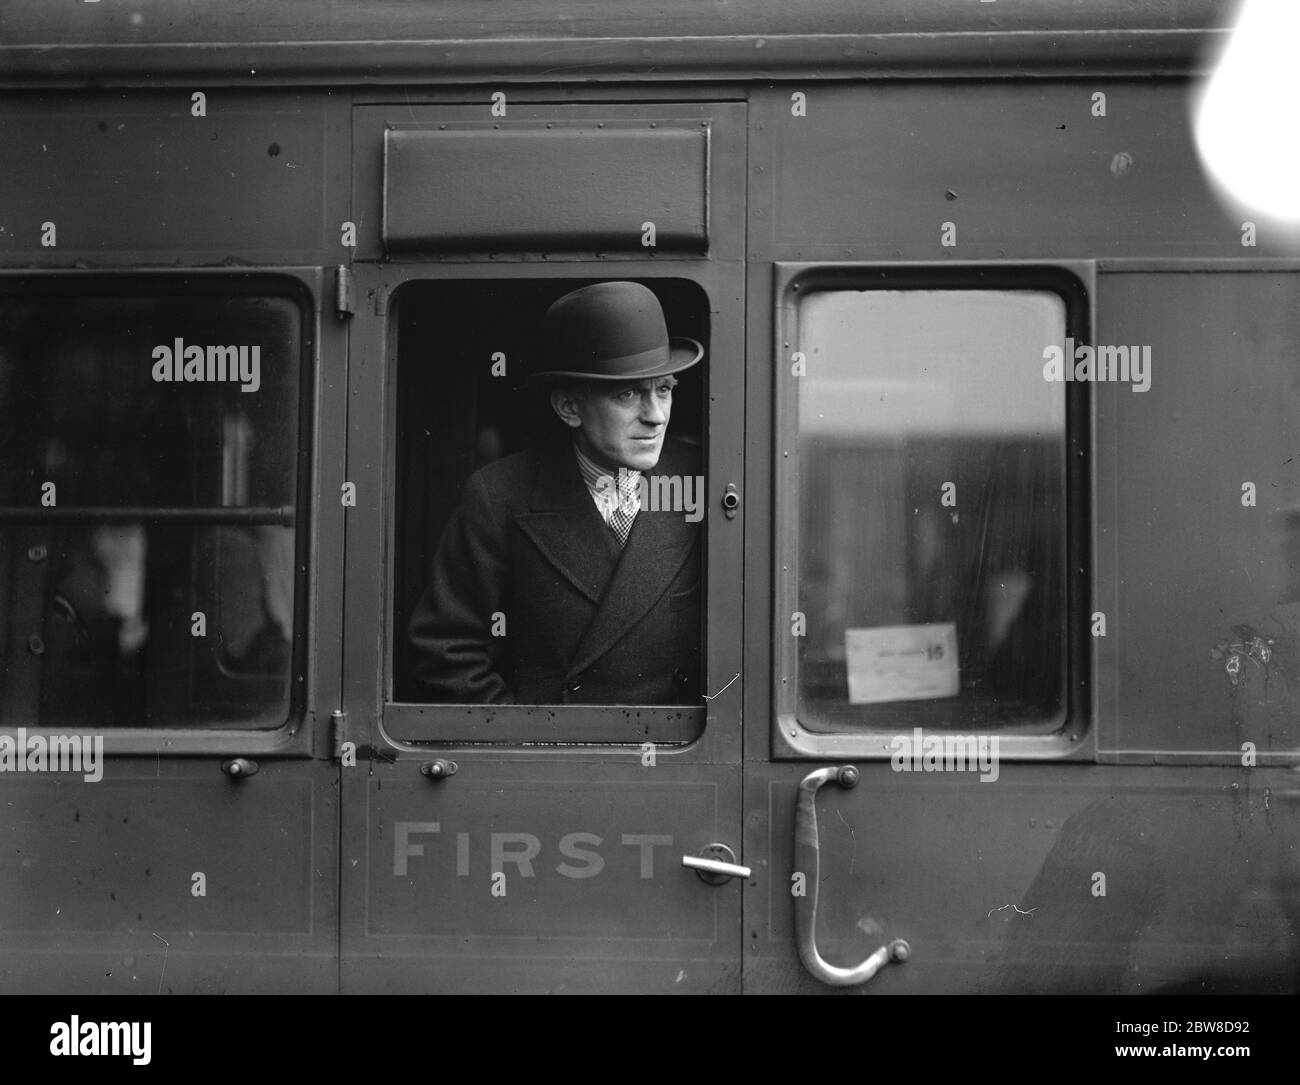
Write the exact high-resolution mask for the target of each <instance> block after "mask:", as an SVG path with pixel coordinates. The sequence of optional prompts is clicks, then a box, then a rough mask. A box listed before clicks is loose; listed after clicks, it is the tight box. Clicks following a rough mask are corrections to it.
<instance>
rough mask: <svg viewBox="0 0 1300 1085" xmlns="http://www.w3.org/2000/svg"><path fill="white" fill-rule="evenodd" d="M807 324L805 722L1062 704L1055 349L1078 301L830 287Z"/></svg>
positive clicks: (964, 720) (1026, 718)
mask: <svg viewBox="0 0 1300 1085" xmlns="http://www.w3.org/2000/svg"><path fill="white" fill-rule="evenodd" d="M798 327H799V332H798V339H799V344H798V349H799V350H800V351H802V352H803V354H804V357H805V365H806V373H805V374H804V375H802V376H799V377H798V378H797V379H796V380H795V381H794V385H795V389H796V396H797V425H798V438H797V457H798V467H797V483H798V513H797V515H798V539H797V545H796V568H797V600H798V603H797V610H798V611H799V612H800V613H801V614H802V616H803V625H804V628H803V629H802V630H800V629H798V628H797V627H796V628H793V629H792V630H791V632H794V633H795V634H796V635H795V636H793V637H790V638H788V641H787V643H790V642H792V643H793V645H794V649H793V650H794V651H795V652H796V653H797V672H796V673H797V697H798V705H797V710H798V718H799V720H800V722H801V723H802V724H803V725H804V726H805V727H807V728H809V729H811V730H823V731H837V730H845V729H853V728H860V727H872V728H881V729H888V730H889V731H891V732H896V731H898V730H899V729H900V727H904V726H906V727H910V726H924V727H945V726H950V727H962V728H980V729H995V728H999V727H1007V726H1015V725H1027V724H1034V723H1039V724H1045V723H1047V722H1048V721H1050V720H1051V719H1052V718H1054V717H1056V716H1057V715H1058V714H1059V712H1060V710H1061V706H1062V703H1063V696H1064V691H1065V667H1066V638H1065V626H1064V622H1065V614H1066V607H1065V598H1066V596H1065V575H1064V553H1065V487H1064V473H1065V387H1066V386H1065V385H1064V384H1061V383H1052V382H1049V381H1047V380H1045V379H1044V376H1043V358H1044V354H1043V351H1044V348H1045V347H1046V346H1048V345H1049V344H1058V345H1060V344H1064V340H1065V305H1064V302H1063V301H1062V299H1061V298H1060V297H1059V296H1057V295H1056V294H1053V293H1047V292H1033V291H1025V292H1020V291H998V292H994V291H965V290H933V291H927V290H910V291H896V290H869V291H848V290H836V291H823V292H815V293H812V294H809V295H808V296H807V297H806V298H805V299H804V300H803V303H802V305H801V308H800V310H799V314H798ZM795 620H796V622H797V621H798V616H796V619H795ZM799 633H802V635H798V634H799Z"/></svg>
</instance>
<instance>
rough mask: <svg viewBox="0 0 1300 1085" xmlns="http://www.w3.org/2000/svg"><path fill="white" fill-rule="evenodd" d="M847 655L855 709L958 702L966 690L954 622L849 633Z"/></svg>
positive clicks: (845, 632)
mask: <svg viewBox="0 0 1300 1085" xmlns="http://www.w3.org/2000/svg"><path fill="white" fill-rule="evenodd" d="M844 655H845V659H846V661H847V663H848V668H849V704H877V703H880V702H882V701H929V700H934V699H935V698H938V697H955V696H957V693H958V691H959V689H960V687H961V671H960V669H959V668H958V666H957V627H956V626H955V625H954V624H953V623H951V622H935V623H931V624H929V625H882V626H877V627H875V628H873V629H846V630H845V631H844Z"/></svg>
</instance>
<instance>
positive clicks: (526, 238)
mask: <svg viewBox="0 0 1300 1085" xmlns="http://www.w3.org/2000/svg"><path fill="white" fill-rule="evenodd" d="M708 132H709V130H708V126H707V125H706V124H702V123H701V122H699V121H695V122H689V121H680V122H671V121H670V122H655V121H642V122H637V121H631V122H627V121H622V122H620V121H609V122H599V123H595V122H585V123H573V122H568V123H565V122H552V123H547V124H545V125H543V124H541V123H538V122H520V123H504V122H503V123H502V124H500V125H495V126H493V127H491V128H488V127H486V126H485V125H481V124H471V125H464V124H451V125H442V126H440V127H439V128H437V129H432V130H430V129H421V128H416V129H410V128H403V127H393V128H390V129H389V130H388V131H387V132H386V133H385V139H384V226H383V230H384V242H385V244H386V245H387V246H388V248H389V249H390V250H395V251H402V252H411V251H420V250H447V249H462V250H464V249H473V250H483V249H487V250H498V249H504V250H508V251H515V250H563V251H587V250H609V251H616V252H627V251H648V250H649V249H651V248H653V249H654V250H655V251H681V252H698V251H702V250H704V249H705V248H707V245H708V222H707V219H708V183H707V177H708ZM470 193H472V194H473V198H472V199H466V198H465V197H466V195H467V194H470ZM651 223H652V224H653V231H654V238H653V244H652V245H651V244H648V243H647V239H646V235H647V233H648V230H647V224H651Z"/></svg>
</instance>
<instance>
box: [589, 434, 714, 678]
mask: <svg viewBox="0 0 1300 1085" xmlns="http://www.w3.org/2000/svg"><path fill="white" fill-rule="evenodd" d="M675 459H676V458H675V457H669V456H664V457H663V458H662V459H661V460H660V462H659V464H658V465H657V466H656V468H655V470H654V471H652V472H651V474H674V473H680V471H679V470H678V469H679V468H680V466H681V465H680V464H678V463H676V462H673V461H674V460H675ZM579 481H581V478H579ZM588 504H589V505H592V511H593V512H595V506H594V503H593V502H591V500H590V496H588ZM595 515H596V520H597V522H598V523H599V522H601V521H600V514H599V513H595ZM601 526H602V527H604V524H603V523H602V524H601ZM699 526H700V525H699V524H698V523H695V524H692V523H688V522H687V520H686V516H685V513H683V512H670V511H666V510H665V511H659V512H651V511H650V510H648V509H642V510H641V512H639V513H637V517H636V520H634V521H633V523H632V533H631V535H630V536H629V537H628V540H627V545H626V546H625V547H623V550H622V552H621V557H620V558H619V561H618V565H617V566H616V567H615V569H614V573H613V576H612V578H611V579H610V581H609V586H608V588H607V589H606V590H605V593H604V596H603V598H602V599H601V600H600V606H599V607H598V608H597V610H596V613H595V615H593V617H592V619H591V624H590V625H589V626H588V627H587V629H586V632H584V633H583V635H582V638H581V639H580V640H579V642H578V646H577V648H576V649H575V650H574V653H573V659H572V660H571V661H570V663H569V672H568V676H569V677H572V676H574V675H577V674H579V673H580V672H582V671H584V670H586V669H587V668H588V667H590V666H591V664H592V663H594V662H595V661H596V660H597V659H599V658H600V657H601V656H602V655H604V654H605V653H606V652H607V651H609V649H610V648H612V647H613V646H614V645H615V644H616V643H617V642H618V641H619V640H620V639H621V638H622V637H623V635H624V634H625V633H627V632H628V630H630V629H631V628H632V627H633V626H634V625H636V623H637V622H639V621H640V620H641V619H642V618H644V617H645V615H646V613H647V612H648V611H649V610H650V609H651V608H652V607H653V606H654V605H655V604H656V603H657V602H658V601H659V599H660V597H661V596H662V595H663V594H664V592H665V591H667V590H668V586H669V585H670V584H671V583H672V582H673V580H674V578H675V577H676V576H677V574H678V572H679V571H680V570H681V567H682V565H683V564H685V562H686V560H687V559H688V558H689V557H690V556H691V554H692V553H693V552H694V549H695V547H696V546H697V545H698V542H699V531H698V530H697V529H698V528H699ZM605 533H606V534H607V535H610V536H611V538H612V533H611V532H609V530H608V529H605ZM615 546H616V547H617V543H615Z"/></svg>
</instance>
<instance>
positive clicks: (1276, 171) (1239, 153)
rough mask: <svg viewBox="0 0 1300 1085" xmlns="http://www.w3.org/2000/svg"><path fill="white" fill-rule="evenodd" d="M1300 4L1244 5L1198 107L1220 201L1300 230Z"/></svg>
mask: <svg viewBox="0 0 1300 1085" xmlns="http://www.w3.org/2000/svg"><path fill="white" fill-rule="evenodd" d="M1298 50H1300V0H1245V3H1244V4H1243V5H1242V7H1241V10H1240V12H1239V14H1238V18H1237V26H1236V28H1235V29H1234V30H1233V33H1232V37H1231V38H1230V40H1229V41H1228V44H1227V47H1226V48H1225V49H1224V51H1223V55H1222V56H1221V57H1220V58H1219V64H1218V67H1217V68H1216V69H1215V71H1214V74H1213V75H1212V76H1211V77H1210V79H1209V82H1208V83H1207V84H1206V87H1205V89H1204V91H1203V92H1202V93H1201V95H1200V99H1199V101H1198V102H1197V103H1196V105H1195V107H1194V116H1195V121H1194V125H1195V133H1196V147H1197V151H1198V153H1199V154H1200V156H1201V162H1202V164H1203V166H1204V167H1205V170H1206V172H1207V173H1208V174H1209V176H1210V177H1211V179H1212V180H1213V181H1214V182H1215V183H1216V184H1217V185H1218V186H1219V188H1220V189H1221V190H1222V191H1221V195H1222V196H1224V197H1226V198H1227V199H1228V200H1230V201H1232V202H1236V203H1239V204H1243V205H1245V207H1247V208H1249V209H1250V210H1251V211H1252V212H1253V213H1256V214H1259V215H1261V216H1265V217H1269V218H1272V219H1275V220H1278V221H1281V222H1287V223H1296V224H1300V138H1298V134H1300V55H1298Z"/></svg>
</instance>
